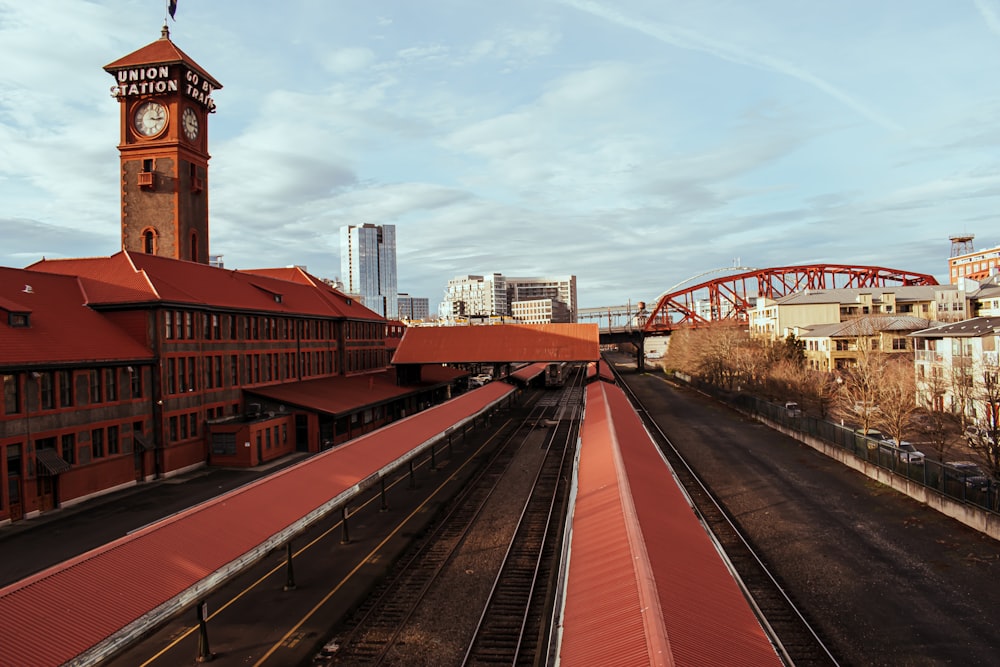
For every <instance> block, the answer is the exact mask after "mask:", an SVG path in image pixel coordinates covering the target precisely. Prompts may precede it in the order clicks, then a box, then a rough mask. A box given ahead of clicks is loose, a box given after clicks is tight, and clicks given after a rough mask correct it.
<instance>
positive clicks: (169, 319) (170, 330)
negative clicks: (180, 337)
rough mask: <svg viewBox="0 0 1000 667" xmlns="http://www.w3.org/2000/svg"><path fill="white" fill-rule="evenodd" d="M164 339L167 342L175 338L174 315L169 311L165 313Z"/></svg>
mask: <svg viewBox="0 0 1000 667" xmlns="http://www.w3.org/2000/svg"><path fill="white" fill-rule="evenodd" d="M163 337H164V338H166V339H167V340H170V339H171V338H173V337H174V314H173V313H172V312H171V311H169V310H168V311H166V312H164V313H163Z"/></svg>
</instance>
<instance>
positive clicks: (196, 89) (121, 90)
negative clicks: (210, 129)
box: [111, 65, 215, 112]
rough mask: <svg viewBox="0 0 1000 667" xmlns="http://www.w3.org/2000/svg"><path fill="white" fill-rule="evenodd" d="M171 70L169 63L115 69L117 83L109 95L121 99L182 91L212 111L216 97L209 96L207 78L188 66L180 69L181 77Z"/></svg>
mask: <svg viewBox="0 0 1000 667" xmlns="http://www.w3.org/2000/svg"><path fill="white" fill-rule="evenodd" d="M178 69H180V68H178ZM170 70H171V67H170V65H143V66H141V67H130V68H126V69H121V70H118V71H117V72H116V73H115V79H116V80H117V81H118V83H117V84H115V85H114V86H111V96H112V97H115V98H118V99H122V98H129V97H141V96H143V95H161V94H169V93H176V92H178V91H183V92H184V94H185V95H187V96H188V97H189V98H191V99H193V100H195V101H196V102H198V103H200V104H201V105H202V106H203V107H205V108H206V109H208V111H209V112H212V111H215V100H213V99H212V92H213V91H214V90H215V87H214V86H213V85H212V83H211V82H210V81H209V80H208V79H205V78H203V77H201V76H200V75H199V74H198V73H197V72H195V71H193V70H190V69H187V68H184V70H183V77H181V76H176V75H174V74H172V73H171V71H170Z"/></svg>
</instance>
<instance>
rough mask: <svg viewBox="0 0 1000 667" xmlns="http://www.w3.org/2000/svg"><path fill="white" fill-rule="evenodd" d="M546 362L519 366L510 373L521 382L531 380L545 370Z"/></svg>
mask: <svg viewBox="0 0 1000 667" xmlns="http://www.w3.org/2000/svg"><path fill="white" fill-rule="evenodd" d="M547 365H548V364H546V363H537V364H528V365H527V366H525V367H524V368H519V369H518V370H516V371H514V372H513V373H511V374H510V376H511V377H512V378H514V379H515V380H520V381H521V382H530V381H531V380H533V379H535V378H536V377H538V376H539V375H541V374H542V373H544V372H545V367H546V366H547Z"/></svg>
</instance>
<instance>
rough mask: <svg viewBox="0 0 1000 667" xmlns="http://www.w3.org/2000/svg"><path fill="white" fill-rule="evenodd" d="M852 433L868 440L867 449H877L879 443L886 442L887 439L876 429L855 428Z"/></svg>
mask: <svg viewBox="0 0 1000 667" xmlns="http://www.w3.org/2000/svg"><path fill="white" fill-rule="evenodd" d="M854 433H855V434H857V435H859V436H861V437H862V438H868V449H877V448H878V446H879V443H880V442H884V441H885V440H888V438H887V437H886V436H885V435H884V434H883V433H882V431H880V430H878V429H877V428H870V429H867V430H865V429H862V428H856V429H854Z"/></svg>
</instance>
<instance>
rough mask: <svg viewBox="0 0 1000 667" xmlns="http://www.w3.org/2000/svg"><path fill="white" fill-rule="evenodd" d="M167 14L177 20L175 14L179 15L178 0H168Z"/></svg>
mask: <svg viewBox="0 0 1000 667" xmlns="http://www.w3.org/2000/svg"><path fill="white" fill-rule="evenodd" d="M167 13H168V14H170V18H172V19H174V20H175V21H176V20H177V19H176V18H174V14H176V13H177V0H167Z"/></svg>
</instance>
